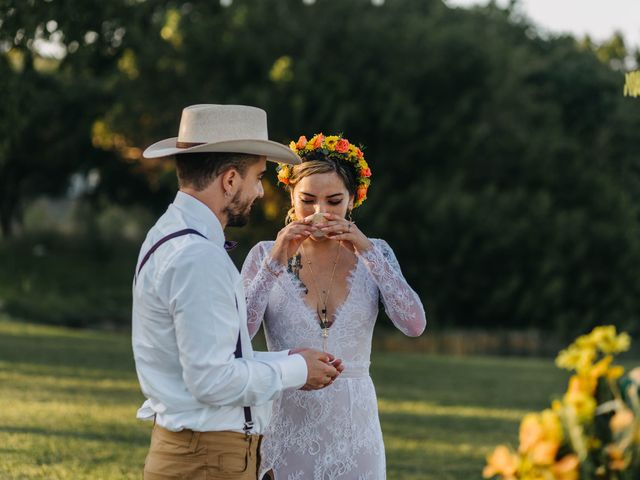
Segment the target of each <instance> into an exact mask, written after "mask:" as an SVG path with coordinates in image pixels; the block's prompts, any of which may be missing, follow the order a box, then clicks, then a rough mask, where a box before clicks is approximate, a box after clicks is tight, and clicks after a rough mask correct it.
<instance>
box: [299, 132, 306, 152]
mask: <svg viewBox="0 0 640 480" xmlns="http://www.w3.org/2000/svg"><path fill="white" fill-rule="evenodd" d="M306 146H307V137H305V136H304V135H301V136H300V138H299V139H298V143H296V147H298V149H299V150H302V149H303V148H304V147H306Z"/></svg>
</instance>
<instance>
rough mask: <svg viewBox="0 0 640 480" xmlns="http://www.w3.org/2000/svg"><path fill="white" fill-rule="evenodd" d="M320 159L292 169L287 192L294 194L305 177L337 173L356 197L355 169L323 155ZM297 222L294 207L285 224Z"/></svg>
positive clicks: (290, 210)
mask: <svg viewBox="0 0 640 480" xmlns="http://www.w3.org/2000/svg"><path fill="white" fill-rule="evenodd" d="M318 157H319V158H317V159H313V160H307V161H305V162H303V163H301V164H299V165H294V166H293V168H292V169H291V175H290V176H289V183H288V184H287V185H286V190H287V191H288V192H292V191H293V189H294V188H295V186H296V184H297V183H298V182H299V181H300V180H302V179H303V178H305V177H308V176H311V175H316V174H318V173H331V172H335V173H336V174H337V175H338V177H340V180H342V182H343V183H344V186H345V187H346V188H347V191H348V192H349V195H353V196H354V197H355V195H356V188H357V179H356V172H355V169H354V168H352V167H351V165H349V164H348V163H345V162H343V161H340V160H335V159H333V158H327V157H324V156H322V155H318ZM294 220H296V218H295V214H294V207H293V205H292V206H291V208H290V209H289V211H288V212H287V216H286V218H285V223H290V222H293V221H294Z"/></svg>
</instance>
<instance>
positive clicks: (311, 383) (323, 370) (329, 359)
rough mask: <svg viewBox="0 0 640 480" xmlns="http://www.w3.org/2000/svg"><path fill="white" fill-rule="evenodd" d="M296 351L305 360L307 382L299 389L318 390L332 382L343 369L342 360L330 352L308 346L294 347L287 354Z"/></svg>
mask: <svg viewBox="0 0 640 480" xmlns="http://www.w3.org/2000/svg"><path fill="white" fill-rule="evenodd" d="M295 353H297V354H298V355H302V358H304V360H305V362H307V383H305V384H304V386H303V387H302V388H301V390H320V389H321V388H324V387H327V386H329V385H331V384H332V383H333V381H334V380H335V379H336V378H337V377H338V375H340V372H342V371H343V370H344V366H343V365H342V360H340V359H338V358H335V357H334V356H333V355H331V354H330V353H325V352H320V351H318V350H313V349H310V348H296V349H294V350H291V351H289V355H293V354H295Z"/></svg>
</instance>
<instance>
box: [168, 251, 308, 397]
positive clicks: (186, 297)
mask: <svg viewBox="0 0 640 480" xmlns="http://www.w3.org/2000/svg"><path fill="white" fill-rule="evenodd" d="M218 250H220V251H218ZM222 255H226V253H225V252H224V251H223V250H222V249H218V248H216V247H215V246H211V245H210V244H208V243H206V242H202V243H201V244H197V245H194V246H193V247H192V248H189V249H185V250H182V251H180V252H179V253H178V254H177V255H176V257H175V258H174V259H173V260H172V261H171V262H170V263H169V265H168V266H167V268H166V270H165V272H164V274H163V275H162V276H161V280H160V283H159V285H158V288H160V289H163V290H164V292H163V295H162V297H164V298H166V299H168V306H167V307H168V309H169V311H170V313H171V315H172V317H173V319H174V328H175V338H176V342H177V348H178V352H179V361H180V365H181V367H182V378H183V380H184V383H185V385H186V387H187V389H188V390H189V392H190V393H191V395H193V397H195V398H196V399H197V400H198V401H199V402H202V403H204V404H209V405H218V406H246V405H261V404H263V403H266V402H268V401H271V400H273V399H274V397H276V396H277V395H278V393H280V392H281V391H282V390H284V389H287V388H299V387H301V386H302V385H303V384H304V383H305V382H306V377H307V367H306V362H305V360H304V358H302V357H301V356H300V355H291V356H289V355H284V354H280V355H272V356H266V357H258V358H235V356H234V352H235V348H236V342H237V339H238V332H239V328H240V317H239V313H238V310H237V308H236V297H235V291H234V282H233V279H232V278H230V275H229V273H228V270H227V269H226V263H225V262H226V259H225V258H224V257H223V256H222Z"/></svg>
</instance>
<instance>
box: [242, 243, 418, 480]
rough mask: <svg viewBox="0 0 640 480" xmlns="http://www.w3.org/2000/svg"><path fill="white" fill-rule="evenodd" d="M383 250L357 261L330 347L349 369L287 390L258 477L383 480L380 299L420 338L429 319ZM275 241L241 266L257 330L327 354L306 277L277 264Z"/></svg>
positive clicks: (274, 344)
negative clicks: (375, 355) (320, 384)
mask: <svg viewBox="0 0 640 480" xmlns="http://www.w3.org/2000/svg"><path fill="white" fill-rule="evenodd" d="M372 242H373V245H374V248H372V249H370V250H369V251H367V252H365V253H364V254H362V255H359V256H358V259H357V262H356V264H355V266H354V268H353V270H352V271H351V273H350V275H349V278H348V285H349V292H348V294H347V297H346V300H345V301H344V303H343V304H342V305H341V306H339V307H338V309H337V310H336V313H335V315H334V323H333V325H332V326H331V328H330V330H329V331H330V334H329V338H328V348H327V350H328V351H329V352H331V353H333V354H334V355H336V356H337V357H339V358H341V359H342V360H343V362H344V365H345V370H344V372H343V373H342V374H341V375H340V377H339V378H338V379H337V380H336V381H335V382H334V383H333V385H331V386H329V387H327V388H325V389H323V390H316V391H302V390H294V391H286V392H284V393H283V395H282V396H281V397H280V398H279V399H277V400H276V401H275V402H274V405H273V417H272V419H271V423H270V425H269V427H268V429H267V432H265V439H264V442H263V444H262V450H261V455H262V467H261V473H260V476H259V477H258V478H262V475H263V474H264V473H265V472H266V471H268V470H269V469H273V471H274V474H275V478H276V480H333V479H357V480H365V479H366V480H380V479H384V478H385V477H386V475H385V456H384V444H383V441H382V432H381V430H380V420H379V419H378V406H377V400H376V393H375V389H374V386H373V383H372V381H371V377H370V376H369V364H370V354H371V337H372V335H373V327H374V324H375V322H376V317H377V316H378V302H379V299H381V300H382V302H383V304H384V306H385V310H386V312H387V314H388V315H389V317H390V318H391V320H392V321H393V323H394V324H395V326H396V327H397V328H398V329H399V330H401V331H402V332H403V333H405V334H406V335H409V336H418V335H420V334H421V333H422V332H423V330H424V328H425V326H426V319H425V313H424V309H423V307H422V303H421V302H420V298H419V297H418V295H417V294H416V293H415V292H414V291H413V290H412V289H411V287H410V286H409V285H408V284H407V282H406V280H405V279H404V277H403V276H402V273H401V271H400V267H399V265H398V261H397V260H396V257H395V255H394V254H393V251H392V250H391V247H389V245H388V244H387V243H386V242H385V241H384V240H378V239H373V240H372ZM272 246H273V242H260V243H258V244H257V245H256V246H255V247H253V249H252V250H251V252H250V253H249V255H248V256H247V259H246V261H245V263H244V265H243V268H242V276H243V279H244V284H245V289H246V294H247V311H248V316H247V319H248V322H249V332H250V333H251V335H252V336H253V335H255V333H256V332H257V331H258V329H259V328H260V324H261V323H262V321H263V319H264V326H265V334H266V339H267V345H268V348H269V350H285V349H290V348H296V347H312V348H316V349H319V350H321V349H322V335H321V333H322V332H321V329H320V326H319V322H318V317H317V314H316V312H314V311H312V310H311V309H310V308H309V307H308V306H307V304H306V303H305V302H304V295H305V293H304V288H303V286H302V285H301V283H300V281H299V280H298V279H297V278H296V277H295V276H294V275H293V274H291V273H290V272H287V271H285V270H284V267H282V266H280V265H279V264H277V263H275V262H271V263H269V267H270V269H271V270H272V271H281V272H282V273H281V274H280V275H279V276H277V277H276V276H275V275H274V274H273V273H272V272H270V271H269V269H268V268H266V266H265V263H266V262H268V261H269V256H270V252H271V248H272Z"/></svg>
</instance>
